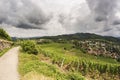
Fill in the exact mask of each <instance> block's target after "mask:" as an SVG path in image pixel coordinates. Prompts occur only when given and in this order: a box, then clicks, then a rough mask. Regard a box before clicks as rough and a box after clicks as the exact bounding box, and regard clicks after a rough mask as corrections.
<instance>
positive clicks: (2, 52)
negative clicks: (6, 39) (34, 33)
mask: <svg viewBox="0 0 120 80" xmlns="http://www.w3.org/2000/svg"><path fill="white" fill-rule="evenodd" d="M9 49H10V48H6V49H4V50H2V51H0V57H1V56H2V55H4V54H5V53H6V52H7V51H8V50H9Z"/></svg>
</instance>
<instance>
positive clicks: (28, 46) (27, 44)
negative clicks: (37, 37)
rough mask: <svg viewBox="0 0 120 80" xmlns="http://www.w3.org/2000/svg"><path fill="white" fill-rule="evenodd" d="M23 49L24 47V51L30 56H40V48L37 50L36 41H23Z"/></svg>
mask: <svg viewBox="0 0 120 80" xmlns="http://www.w3.org/2000/svg"><path fill="white" fill-rule="evenodd" d="M21 47H22V50H23V51H24V52H27V53H29V54H35V55H37V54H38V52H39V51H38V48H37V46H36V43H35V42H34V41H30V40H28V41H23V42H22V43H21Z"/></svg>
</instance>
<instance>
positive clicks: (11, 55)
mask: <svg viewBox="0 0 120 80" xmlns="http://www.w3.org/2000/svg"><path fill="white" fill-rule="evenodd" d="M18 53H19V47H15V48H12V49H11V50H9V51H8V52H7V53H6V54H5V55H3V56H2V57H0V80H19V74H18V71H17V68H18V66H17V65H18Z"/></svg>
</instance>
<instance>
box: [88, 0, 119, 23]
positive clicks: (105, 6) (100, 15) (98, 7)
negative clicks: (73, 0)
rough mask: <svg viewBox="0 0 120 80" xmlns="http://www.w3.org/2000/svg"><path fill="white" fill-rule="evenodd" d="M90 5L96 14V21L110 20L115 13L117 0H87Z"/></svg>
mask: <svg viewBox="0 0 120 80" xmlns="http://www.w3.org/2000/svg"><path fill="white" fill-rule="evenodd" d="M87 1H88V5H89V7H90V9H91V11H93V12H94V13H95V14H94V15H95V21H96V22H101V21H106V20H108V19H109V18H110V17H111V15H113V13H114V9H115V7H116V3H117V0H87Z"/></svg>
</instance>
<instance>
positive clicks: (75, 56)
mask: <svg viewBox="0 0 120 80" xmlns="http://www.w3.org/2000/svg"><path fill="white" fill-rule="evenodd" d="M25 42H26V41H24V43H25ZM33 42H34V41H33ZM35 46H36V48H37V49H38V54H37V55H34V54H32V53H26V52H24V51H22V53H21V54H20V56H19V57H20V65H19V71H20V73H21V74H22V79H23V80H29V79H25V77H26V75H27V76H31V75H29V74H30V73H33V74H34V73H37V75H38V77H39V76H41V75H43V76H44V78H49V79H48V80H87V79H88V80H92V79H95V80H119V78H120V77H119V75H120V63H119V62H118V61H117V60H116V59H112V58H107V57H106V58H105V57H102V56H94V55H89V54H86V53H83V52H82V51H81V50H80V49H76V48H74V47H73V46H74V44H72V43H55V42H50V43H43V44H35ZM32 49H34V47H32ZM33 74H32V75H33ZM83 76H84V77H83Z"/></svg>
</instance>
